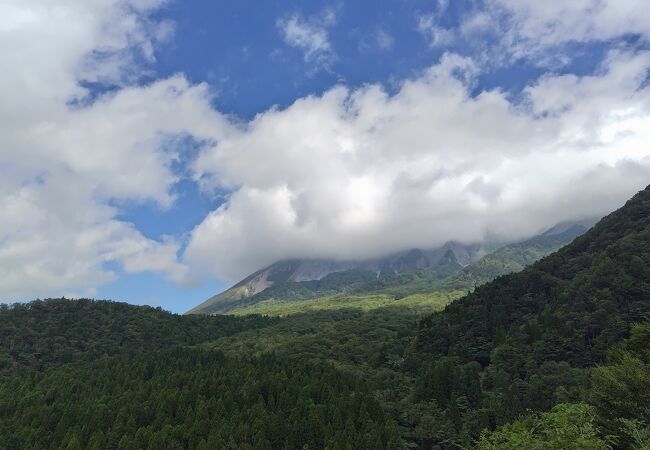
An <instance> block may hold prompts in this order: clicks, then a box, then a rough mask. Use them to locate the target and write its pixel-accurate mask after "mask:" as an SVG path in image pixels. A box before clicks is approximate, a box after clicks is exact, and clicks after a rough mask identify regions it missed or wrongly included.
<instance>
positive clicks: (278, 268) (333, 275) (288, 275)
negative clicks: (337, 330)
mask: <svg viewBox="0 0 650 450" xmlns="http://www.w3.org/2000/svg"><path fill="white" fill-rule="evenodd" d="M486 253H487V251H486V247H485V246H483V245H462V244H459V243H457V242H450V243H447V244H445V245H444V246H442V247H440V248H437V249H433V250H420V249H412V250H409V251H404V252H399V253H395V254H392V255H389V256H387V257H384V258H376V259H369V260H361V261H333V260H322V259H321V260H300V259H296V260H288V261H280V262H277V263H274V264H271V265H270V266H268V267H266V268H264V269H261V270H259V271H257V272H255V273H253V274H251V275H249V276H248V277H246V278H244V279H243V280H242V281H240V282H239V283H237V284H235V285H234V286H233V287H231V288H230V289H227V290H226V291H224V292H222V293H220V294H217V295H215V296H213V297H210V298H209V299H207V300H206V301H205V302H203V303H201V304H200V305H198V306H196V307H195V308H193V309H192V310H190V311H188V314H212V313H222V312H227V311H230V310H232V309H234V308H236V307H240V306H245V305H248V304H251V302H250V301H247V299H250V298H252V297H254V296H255V297H256V299H255V301H261V300H265V299H268V298H270V297H271V296H276V297H279V296H281V295H284V296H285V297H284V298H288V299H290V300H291V299H293V300H295V299H304V298H311V297H314V296H317V295H326V294H327V293H332V292H345V291H353V290H355V289H356V288H358V287H361V286H363V287H364V288H365V287H366V286H367V285H368V283H369V282H372V281H373V280H375V279H376V278H377V275H378V274H388V275H390V274H393V275H394V274H401V273H407V272H416V271H425V272H427V273H428V274H429V275H430V277H433V278H435V279H436V280H440V279H443V278H445V277H447V276H449V275H451V274H452V273H455V272H457V271H458V270H460V269H461V268H462V267H464V266H466V265H468V264H470V263H472V262H474V261H476V260H478V259H480V258H481V257H482V256H484V255H485V254H486ZM346 272H347V273H346ZM267 291H268V292H267ZM264 292H266V294H264V295H260V294H262V293H264Z"/></svg>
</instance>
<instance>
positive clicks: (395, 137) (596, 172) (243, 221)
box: [185, 52, 650, 280]
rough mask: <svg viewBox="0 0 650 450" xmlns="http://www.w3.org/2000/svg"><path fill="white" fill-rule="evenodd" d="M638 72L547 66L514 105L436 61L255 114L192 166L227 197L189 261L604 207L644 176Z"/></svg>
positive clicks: (642, 91) (641, 72)
mask: <svg viewBox="0 0 650 450" xmlns="http://www.w3.org/2000/svg"><path fill="white" fill-rule="evenodd" d="M648 68H650V53H640V54H636V55H634V54H627V53H617V52H612V53H610V56H609V57H608V59H607V60H606V61H605V62H604V63H603V66H602V68H601V70H600V71H599V72H598V73H597V74H595V75H592V76H583V77H577V76H570V75H564V76H557V75H547V76H545V77H542V78H541V79H540V80H538V81H536V82H533V83H532V84H531V85H530V86H529V87H528V88H527V89H526V90H525V92H524V100H521V101H518V102H515V101H513V100H511V99H509V97H508V95H507V94H506V93H504V92H501V91H499V90H491V91H485V92H482V93H480V94H479V95H477V96H472V95H470V92H471V91H472V88H473V86H474V81H475V77H476V76H477V75H478V67H477V66H476V65H475V64H474V63H473V62H472V61H471V60H469V59H466V58H461V57H458V56H455V55H445V56H444V57H443V59H442V60H441V62H440V64H438V65H435V66H433V67H431V68H430V69H429V70H427V71H426V72H424V73H423V74H422V75H421V76H419V77H417V78H415V79H412V80H408V81H406V82H404V84H403V85H402V87H401V89H400V90H399V91H398V92H397V93H396V94H394V95H389V94H387V93H386V92H385V91H384V90H383V89H382V87H381V86H378V85H369V86H365V87H363V88H359V89H356V90H350V89H348V88H345V87H343V86H339V87H335V88H333V89H331V90H329V91H327V92H326V93H324V94H323V95H322V96H318V97H316V96H310V97H306V98H301V99H299V100H297V101H296V102H295V103H294V104H293V105H291V106H290V107H288V108H286V109H283V110H279V109H271V110H269V111H266V112H265V113H262V114H259V115H258V116H257V117H256V118H255V119H254V120H253V121H251V122H250V123H248V124H246V126H244V127H241V128H240V129H239V131H238V132H236V133H233V134H232V135H231V136H230V137H228V138H226V139H222V140H220V141H219V143H218V145H216V146H215V147H214V148H211V149H206V150H205V151H204V152H203V153H202V154H201V156H200V157H199V158H198V160H197V161H196V163H195V171H196V176H197V177H201V178H202V179H204V180H205V179H208V180H210V179H211V180H212V182H213V183H214V184H216V185H221V186H226V187H228V188H231V189H234V194H233V195H232V196H231V198H230V199H229V201H228V202H227V203H226V204H225V205H223V206H222V207H220V208H219V209H217V210H216V211H213V212H212V213H211V214H210V215H209V216H208V217H207V218H206V219H205V220H204V221H203V223H202V224H200V225H199V226H198V227H197V228H196V229H195V230H194V231H193V233H192V238H191V242H190V244H189V246H188V249H187V251H186V253H185V262H186V263H188V264H189V265H190V266H191V267H192V268H193V270H195V271H201V270H203V271H204V273H205V274H207V275H210V276H215V277H218V278H220V279H228V280H234V279H237V278H238V277H240V276H242V275H244V274H246V273H249V272H251V271H253V270H255V269H258V268H260V267H261V266H263V265H265V264H268V263H271V262H273V261H275V260H278V259H282V258H289V257H329V258H362V257H371V256H378V255H381V254H385V253H388V252H391V251H395V250H401V249H404V248H409V247H433V246H436V245H439V244H441V243H443V242H445V241H447V240H461V241H465V242H472V241H478V240H482V239H485V238H486V237H488V236H490V237H493V238H494V237H496V238H503V239H513V238H517V237H525V236H529V235H531V234H533V233H536V232H539V231H540V230H542V229H543V228H545V227H548V226H552V225H553V224H555V223H557V222H560V221H563V220H569V219H576V218H584V217H588V216H594V215H599V214H604V213H606V212H608V211H610V210H612V209H614V208H616V207H617V206H619V205H620V204H622V202H623V201H624V200H625V199H626V198H627V197H629V196H630V195H631V194H633V193H634V192H635V191H636V190H638V189H640V188H643V187H645V185H646V184H647V183H648V180H650V148H649V147H648V144H647V143H648V142H650V131H649V130H650V87H648V86H647V85H644V80H645V76H646V73H647V70H648Z"/></svg>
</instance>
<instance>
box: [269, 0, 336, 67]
mask: <svg viewBox="0 0 650 450" xmlns="http://www.w3.org/2000/svg"><path fill="white" fill-rule="evenodd" d="M335 23H336V12H335V11H334V10H330V9H326V10H324V11H323V12H322V13H321V14H320V15H318V16H315V17H312V18H310V19H305V18H304V17H303V16H301V15H300V14H292V15H289V16H286V17H283V18H281V19H279V20H278V21H277V27H278V29H279V30H280V32H281V33H282V38H283V39H284V42H285V43H286V44H287V45H289V46H291V47H295V48H298V49H300V50H302V52H303V56H304V60H305V62H308V63H311V64H314V65H315V66H316V67H319V68H320V67H329V66H330V65H331V64H332V62H334V60H335V59H336V53H335V52H334V50H333V49H332V45H331V43H330V39H329V35H328V32H327V28H329V27H331V26H333V25H334V24H335Z"/></svg>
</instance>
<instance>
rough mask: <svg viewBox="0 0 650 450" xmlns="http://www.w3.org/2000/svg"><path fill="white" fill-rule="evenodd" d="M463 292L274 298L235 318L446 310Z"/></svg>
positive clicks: (241, 311)
mask: <svg viewBox="0 0 650 450" xmlns="http://www.w3.org/2000/svg"><path fill="white" fill-rule="evenodd" d="M463 294H464V292H462V291H452V292H431V293H422V294H411V295H408V296H406V297H403V298H399V299H396V298H395V296H394V295H390V294H382V293H376V294H334V295H328V296H324V297H319V298H316V299H312V300H303V301H292V302H287V301H283V300H276V299H275V298H272V299H269V300H264V301H261V302H259V303H254V304H252V305H250V306H247V307H244V308H240V309H236V310H235V311H233V312H232V314H234V315H238V316H245V315H248V314H262V315H267V316H287V315H290V314H299V313H305V312H314V311H324V310H336V309H347V308H358V309H361V310H363V311H369V310H371V309H376V308H383V307H389V306H399V307H404V308H414V309H416V310H418V311H421V312H434V311H439V310H441V309H443V308H444V307H445V306H446V305H448V304H449V303H450V302H452V301H453V300H455V299H457V298H459V297H461V296H462V295H463Z"/></svg>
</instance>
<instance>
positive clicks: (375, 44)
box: [359, 28, 395, 52]
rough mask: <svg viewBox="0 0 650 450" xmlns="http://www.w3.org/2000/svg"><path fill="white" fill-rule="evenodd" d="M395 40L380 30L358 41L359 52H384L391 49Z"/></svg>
mask: <svg viewBox="0 0 650 450" xmlns="http://www.w3.org/2000/svg"><path fill="white" fill-rule="evenodd" d="M394 44H395V39H394V38H393V36H392V35H391V34H390V33H388V32H387V31H386V30H384V29H382V28H377V29H376V30H375V31H374V32H372V33H369V34H366V35H364V36H363V37H362V38H361V39H360V41H359V51H360V52H386V51H390V50H392V49H393V45H394Z"/></svg>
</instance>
